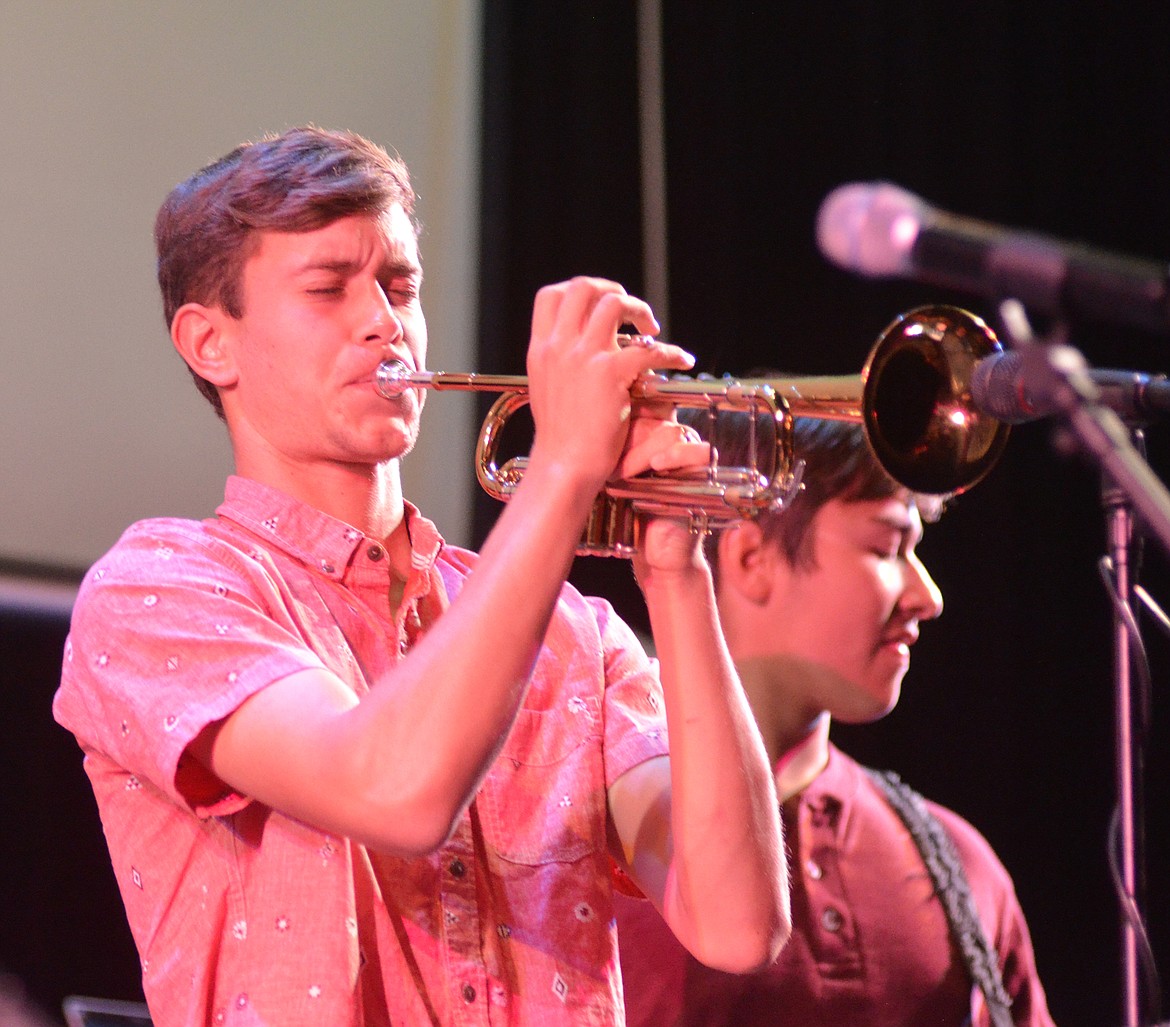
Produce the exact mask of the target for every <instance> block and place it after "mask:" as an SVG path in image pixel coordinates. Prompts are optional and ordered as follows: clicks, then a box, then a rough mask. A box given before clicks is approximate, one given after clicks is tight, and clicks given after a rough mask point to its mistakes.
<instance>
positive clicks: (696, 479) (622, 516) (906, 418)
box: [375, 306, 1010, 557]
mask: <svg viewBox="0 0 1170 1027" xmlns="http://www.w3.org/2000/svg"><path fill="white" fill-rule="evenodd" d="M623 339H624V337H621V336H619V342H621V341H623ZM624 341H626V342H627V343H628V342H629V341H631V340H629V339H624ZM998 352H1001V347H1000V344H999V342H998V340H997V339H996V337H995V333H994V332H993V331H992V330H991V329H990V328H989V327H988V326H987V325H986V324H985V323H984V322H983V321H982V320H981V319H980V318H978V317H976V316H975V315H974V314H971V313H969V312H968V311H966V310H962V309H960V308H958V307H951V306H929V307H918V308H915V309H914V310H911V311H908V312H907V313H905V314H901V315H899V316H898V317H897V318H895V319H894V321H893V322H891V324H890V325H889V326H887V327H886V329H885V330H884V331H883V332H882V333H881V335H879V336H878V339H877V341H876V342H875V343H874V345H873V347H872V349H871V350H870V353H869V356H868V358H867V360H866V362H865V366H864V367H863V368H862V371H861V373H860V374H859V375H827V376H815V377H794V378H789V377H784V378H743V379H736V378H714V379H703V378H699V379H694V378H680V377H667V376H665V375H661V374H646V375H643V376H642V377H641V378H639V379H638V380H637V381H636V382H635V383H634V385H633V387H632V388H631V390H630V396H631V399H632V400H633V402H634V404H635V406H636V405H637V404H638V402H639V401H644V402H654V403H655V404H659V405H661V404H662V403H663V402H666V403H669V404H671V405H673V406H674V407H678V408H691V409H699V410H705V411H707V416H708V418H709V420H710V423H711V425H712V427H713V425H714V421H715V418H717V417H718V416H719V414H720V413H721V412H723V411H728V412H734V411H739V412H743V413H746V414H749V415H751V416H750V423H749V432H750V433H751V435H750V438H749V447H748V449H749V454H750V455H749V459H748V460H747V461H746V462H745V464H743V465H742V466H735V467H724V466H721V465H720V464H719V459H718V453H717V452H716V451H715V449H714V448H712V451H711V459H710V461H709V462H708V464H707V466H705V467H701V468H689V469H686V470H682V471H671V472H662V473H655V472H646V473H645V474H640V475H638V476H636V477H633V478H625V479H616V480H613V481H610V482H608V483H607V484H606V486H605V489H604V491H602V492H601V493H600V494H599V495H598V496H597V499H596V500H595V502H594V504H593V510H592V512H591V514H590V517H589V520H588V522H587V524H586V526H585V531H584V534H583V536H582V539H581V542H580V544H579V546H578V549H577V552H578V553H579V554H580V555H585V556H618V557H629V556H631V555H633V553H635V552H637V550H638V549H639V548H640V546H641V538H642V531H643V527H644V524H645V520H646V518H648V517H656V516H668V517H683V518H689V520H690V523H691V526H692V529H693V530H695V531H707V530H710V529H711V528H715V527H721V526H723V525H726V524H729V523H732V522H734V521H736V520H742V519H744V518H748V517H754V516H756V515H757V514H759V513H761V512H762V511H765V510H777V509H781V508H782V507H783V505H784V504H785V503H786V502H787V501H788V499H789V497H790V496H792V495H793V494H794V492H795V490H797V489H799V487H800V474H801V469H802V464H801V461H800V459H799V454H798V453H796V452H794V446H793V441H792V438H793V433H792V422H793V418H795V417H810V418H820V419H822V420H837V421H851V422H855V423H860V424H862V425H863V426H864V430H865V434H866V438H867V440H868V442H869V444H870V447H871V449H872V450H873V452H874V455H875V457H876V458H877V460H878V462H879V463H880V464H881V465H882V467H884V468H885V470H886V472H887V473H888V474H889V475H890V477H892V478H893V479H894V480H895V481H897V482H898V483H899V484H901V485H903V486H904V487H906V488H908V489H909V490H910V491H912V492H918V493H923V494H927V495H956V494H958V493H960V492H964V491H966V490H967V489H969V488H970V487H971V486H972V485H974V484H975V483H976V482H978V481H980V480H981V479H982V478H983V477H984V476H985V475H986V474H987V473H988V472H989V471H990V470H991V468H992V467H993V466H994V465H995V463H996V462H997V461H998V459H999V457H1000V455H1001V454H1002V452H1003V448H1004V446H1005V445H1006V444H1007V438H1008V433H1009V431H1010V428H1009V426H1008V425H1007V424H1005V423H1004V422H1002V421H999V420H996V419H995V418H994V417H991V416H990V415H988V414H985V413H983V412H982V411H980V410H979V409H978V408H977V407H976V406H975V405H974V403H973V401H972V399H971V389H970V383H971V376H972V374H973V373H974V370H975V367H976V366H977V365H978V363H979V362H980V361H981V360H983V359H985V358H987V357H989V356H991V355H992V354H994V353H998ZM375 384H376V387H377V389H378V392H379V393H381V395H383V396H385V397H386V398H388V399H390V398H393V397H395V396H398V395H400V394H401V393H402V392H404V391H405V390H406V389H411V388H428V389H434V390H435V391H442V390H444V389H454V390H458V391H464V392H499V393H502V395H501V396H500V397H499V399H497V400H496V401H495V403H494V404H493V405H492V407H491V410H490V411H489V412H488V414H487V416H486V417H485V418H484V421H483V425H482V426H481V428H480V434H479V442H478V444H477V445H476V453H475V463H476V477H477V478H478V479H479V483H480V485H481V486H482V487H483V489H484V491H485V492H487V493H488V495H490V496H492V497H493V498H495V499H498V500H501V501H507V500H508V499H509V497H510V496H511V495H512V493H513V492H514V491H515V490H516V489H517V488H518V487H519V485H520V482H521V480H522V479H523V476H524V469H525V466H526V465H527V458H526V457H523V456H519V457H512V458H510V459H509V460H507V461H506V462H505V463H504V464H503V465H502V466H500V465H498V464H497V458H498V449H499V440H500V435H501V431H502V429H503V427H504V425H505V424H506V423H507V421H508V419H509V418H510V417H512V416H513V415H514V414H515V413H516V411H517V410H519V409H520V408H522V407H523V406H525V405H526V404H527V403H528V379H527V378H526V377H524V376H523V375H496V374H476V373H470V374H455V373H449V372H443V371H412V370H410V369H409V368H408V367H406V365H405V364H403V363H402V362H401V361H397V360H388V361H384V362H383V363H382V364H381V365H379V367H378V369H377V372H376V375H375ZM763 426H766V428H765V427H763ZM765 431H766V432H767V433H769V434H770V437H767V436H766V435H765V434H763V433H764V432H765Z"/></svg>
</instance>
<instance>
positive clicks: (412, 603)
mask: <svg viewBox="0 0 1170 1027" xmlns="http://www.w3.org/2000/svg"><path fill="white" fill-rule="evenodd" d="M408 526H409V530H410V538H411V547H412V550H413V566H412V571H411V576H410V580H409V581H408V582H407V584H406V591H405V594H404V596H403V599H402V602H401V604H400V605H399V608H398V612H397V616H396V617H393V618H392V617H391V615H390V607H389V602H388V599H387V596H388V594H389V589H390V570H389V560H388V559H387V558H386V553H385V551H384V550H383V548H382V546H381V545H380V543H379V542H377V541H375V540H372V539H369V538H367V537H365V536H363V535H362V533H361V532H359V531H357V530H356V529H354V528H352V527H350V526H349V525H347V524H344V523H341V522H339V521H337V520H335V519H333V518H331V517H328V516H327V515H325V514H323V513H321V512H320V511H318V510H315V509H313V508H311V507H308V506H306V505H304V504H302V503H299V502H297V501H295V500H293V499H291V498H290V497H288V496H285V495H283V494H282V493H279V492H276V491H275V490H272V489H269V488H266V487H264V486H262V485H259V484H257V483H256V482H252V481H249V480H246V479H243V478H232V479H230V480H229V482H228V486H227V493H226V498H225V501H224V504H223V505H222V506H221V507H220V509H219V510H218V511H217V516H216V517H215V518H213V519H210V520H207V521H203V522H194V521H185V520H176V519H159V520H152V521H144V522H141V523H139V524H136V525H134V526H133V527H131V528H130V529H129V530H128V531H127V532H126V533H125V535H123V537H122V539H121V540H120V541H119V542H118V543H117V545H116V546H115V547H114V548H113V549H112V550H111V551H110V552H109V553H108V554H107V555H106V556H105V557H103V558H102V559H101V560H100V561H98V563H97V564H95V565H94V567H93V568H92V569H91V570H90V572H89V574H88V575H87V577H86V580H85V582H84V583H83V585H82V588H81V592H80V594H79V597H78V601H77V604H76V607H75V610H74V617H73V624H72V628H71V631H70V637H69V640H68V642H67V644H66V648H65V659H64V667H63V672H62V681H61V687H60V690H59V691H58V693H57V696H56V699H55V702H54V714H55V716H56V718H57V719H58V721H59V722H60V723H61V724H62V725H64V726H65V727H66V728H68V729H69V730H70V731H72V732H73V733H74V735H75V736H76V737H77V739H78V741H79V743H80V745H81V747H82V749H83V751H84V754H85V761H84V763H85V768H86V771H87V773H88V775H89V777H90V780H91V782H92V785H93V789H94V793H95V796H96V798H97V803H98V807H99V809H100V812H101V816H102V822H103V826H104V829H105V833H106V838H107V841H108V844H109V848H110V856H111V860H112V862H113V867H114V872H115V875H116V876H117V879H118V884H119V887H120V889H121V893H122V898H123V901H124V903H125V907H126V913H127V917H128V919H129V922H130V927H131V930H132V932H133V934H134V938H135V941H136V943H137V946H138V951H139V955H140V957H141V960H142V968H143V987H144V990H145V994H146V997H147V1001H148V1003H149V1005H150V1008H151V1013H152V1016H153V1018H154V1022H155V1024H156V1027H178V1025H192V1027H193V1025H204V1024H208V1025H217V1024H230V1025H249V1027H251V1025H265V1027H268V1025H271V1027H298V1025H306V1027H308V1025H313V1027H319V1025H329V1027H346V1025H352V1027H359V1025H361V1027H381V1025H386V1024H395V1025H399V1024H403V1025H411V1027H413V1025H415V1024H428V1023H441V1024H444V1025H446V1024H453V1025H458V1024H469V1025H470V1024H485V1025H486V1024H492V1025H496V1024H507V1025H530V1024H531V1025H535V1024H562V1023H563V1024H607V1025H610V1024H615V1023H621V1022H622V999H621V985H620V975H619V971H618V967H617V958H616V940H615V931H614V925H613V918H614V913H613V865H612V862H611V860H610V857H609V855H608V849H607V834H606V789H607V787H608V786H609V785H610V784H612V783H613V781H614V780H616V779H617V778H618V777H619V776H620V775H621V774H622V773H624V772H625V771H626V770H628V769H630V768H631V767H633V766H635V765H636V764H638V763H640V762H642V761H644V760H646V759H649V758H651V757H654V756H658V755H662V754H664V753H665V752H666V750H667V740H666V728H665V722H664V719H663V716H662V698H661V692H660V687H659V683H658V678H657V673H656V669H655V667H654V666H653V663H652V661H650V660H649V659H648V658H647V657H646V655H645V654H644V652H643V650H642V648H641V646H640V645H639V643H638V642H637V640H636V638H635V637H634V636H633V633H632V632H631V631H630V630H629V628H628V627H627V626H626V625H625V624H623V623H622V622H621V620H620V619H619V618H618V617H616V616H615V615H614V613H613V611H612V610H611V609H610V608H609V606H608V604H606V603H604V602H602V601H600V600H595V599H588V598H585V597H583V596H581V595H580V594H579V593H577V592H576V591H575V590H573V589H572V588H571V587H568V586H566V587H565V589H564V590H563V592H562V595H561V599H560V601H559V603H558V606H557V609H556V613H555V615H554V617H553V620H552V623H551V624H550V626H549V629H548V632H547V635H546V638H545V644H544V648H543V650H542V652H541V656H540V659H539V661H538V663H537V666H536V669H535V671H534V673H533V677H532V681H531V684H530V686H529V690H528V693H527V696H526V699H525V701H524V705H523V708H522V709H521V710H520V713H519V715H518V717H517V720H516V723H515V726H514V727H513V729H512V731H511V733H510V734H509V736H508V739H507V741H506V743H505V745H504V748H503V751H502V753H501V755H500V757H499V758H498V759H497V760H496V762H495V764H494V765H493V766H492V768H491V770H490V772H489V774H488V776H487V778H486V779H485V781H484V783H483V785H482V786H481V789H480V791H479V793H478V795H477V796H476V799H475V801H474V802H473V803H472V805H471V807H470V809H469V810H468V811H467V813H465V814H464V816H463V818H462V821H461V822H460V824H459V826H458V828H457V830H456V832H455V834H454V836H453V837H452V838H451V840H450V841H449V842H448V843H447V844H446V845H444V846H443V847H442V848H441V849H439V850H438V851H437V852H435V853H433V854H432V855H431V856H430V857H428V858H425V859H417V860H405V859H400V858H395V857H390V856H386V855H384V854H382V853H379V852H376V851H372V850H369V849H367V848H364V847H363V846H361V845H358V844H356V843H354V842H351V841H350V840H349V839H347V838H344V837H339V836H336V835H331V834H328V833H325V832H322V831H319V830H317V829H315V828H312V827H310V826H308V825H306V824H304V823H301V822H299V821H296V820H293V819H290V818H288V817H286V816H284V815H282V814H281V813H280V812H278V811H276V810H273V809H270V808H268V807H265V806H263V805H261V804H259V803H257V802H252V801H250V800H249V799H248V797H247V796H243V795H238V794H234V793H232V792H231V791H230V790H228V789H227V788H226V787H225V786H224V785H223V784H222V783H221V782H219V781H218V780H217V779H215V778H214V777H213V776H212V775H211V774H210V773H209V772H208V771H206V770H205V769H204V768H203V767H202V766H201V765H200V764H198V763H197V762H195V761H194V760H191V759H190V758H189V757H188V756H187V755H186V750H187V747H188V746H189V745H190V743H191V741H192V740H193V739H194V738H195V737H196V735H198V734H199V732H200V731H201V730H202V729H203V728H204V727H206V726H207V725H208V724H211V723H214V722H215V721H217V720H221V719H223V718H224V717H226V716H227V715H228V714H230V713H231V712H232V711H233V710H234V709H236V707H238V706H239V705H240V703H241V702H243V701H244V700H245V699H246V698H247V697H248V696H250V695H252V694H254V693H255V692H257V691H258V690H259V689H261V688H264V687H265V686H266V685H268V684H270V683H271V682H273V681H276V680H278V679H279V678H282V677H284V676H286V675H288V674H292V673H295V672H297V671H299V670H302V669H305V668H310V667H312V668H320V667H325V668H328V669H329V670H330V671H332V672H333V673H334V674H336V675H337V676H338V677H339V678H340V679H341V680H342V681H344V682H345V683H346V684H347V685H348V687H350V688H352V689H353V691H354V692H355V693H356V694H357V695H358V696H362V695H364V694H365V693H366V692H367V691H368V690H369V689H370V688H371V687H378V686H377V682H378V681H380V680H382V679H384V678H386V677H387V676H388V675H391V674H392V673H393V669H394V665H395V663H396V662H397V661H398V660H400V659H403V658H406V656H407V654H408V653H409V649H410V646H411V644H412V642H413V641H414V640H415V638H416V637H417V636H418V635H419V634H420V633H421V632H423V631H425V630H426V626H427V625H428V624H430V623H431V622H432V621H433V620H434V619H435V618H436V617H438V616H440V615H441V613H442V610H443V609H444V608H445V606H446V605H447V603H448V602H449V601H450V600H451V599H452V598H454V596H455V595H457V593H458V592H459V589H460V587H461V585H462V582H463V581H464V579H465V578H466V576H467V575H468V574H469V573H470V572H471V571H472V570H473V568H474V566H475V556H474V555H473V554H471V553H468V552H466V551H463V550H458V549H455V548H453V547H448V546H444V545H443V543H442V540H441V539H440V538H439V535H438V533H437V531H436V530H435V528H434V525H432V524H431V523H430V522H429V521H427V520H426V519H425V518H423V517H421V516H420V515H419V514H418V513H417V512H416V511H414V510H413V509H411V510H408ZM500 601H501V602H508V601H509V600H508V597H506V596H501V597H500Z"/></svg>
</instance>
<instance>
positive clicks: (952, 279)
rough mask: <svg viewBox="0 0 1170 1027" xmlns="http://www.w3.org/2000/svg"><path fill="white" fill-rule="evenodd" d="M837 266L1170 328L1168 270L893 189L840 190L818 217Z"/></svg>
mask: <svg viewBox="0 0 1170 1027" xmlns="http://www.w3.org/2000/svg"><path fill="white" fill-rule="evenodd" d="M817 244H818V245H819V246H820V250H821V253H823V254H824V256H825V257H826V258H827V259H828V260H829V261H831V262H832V263H834V264H836V265H838V266H839V267H842V268H844V269H845V270H847V271H854V272H856V273H858V274H861V275H865V276H867V277H871V278H909V279H912V280H914V281H920V282H925V283H927V284H930V285H938V286H943V287H945V288H950V289H957V290H959V291H961V292H972V293H975V294H977V295H981V296H984V297H987V298H988V299H990V300H992V301H995V302H999V301H1000V300H1004V299H1008V298H1014V299H1017V300H1019V301H1020V302H1021V303H1022V304H1023V305H1024V306H1025V307H1026V308H1029V309H1031V310H1034V311H1036V312H1039V313H1042V314H1049V315H1052V316H1060V315H1070V316H1073V317H1084V318H1087V319H1089V320H1093V321H1097V322H1102V323H1106V324H1114V325H1123V326H1128V327H1133V328H1141V329H1145V330H1147V331H1154V332H1167V331H1170V281H1168V279H1170V266H1167V265H1166V264H1159V263H1157V262H1155V261H1146V260H1138V259H1135V258H1133V257H1127V256H1121V255H1118V254H1112V253H1103V252H1101V251H1099V250H1093V249H1090V248H1089V247H1087V246H1085V245H1083V244H1080V243H1068V242H1062V241H1060V240H1058V239H1054V238H1052V237H1051V236H1047V235H1041V234H1039V233H1035V232H1024V231H1019V230H1017V229H1014V228H1004V227H1002V226H1000V225H994V224H991V223H989V222H986V221H976V220H974V219H972V218H966V217H960V216H959V215H957V214H948V213H946V212H945V211H941V210H935V209H934V208H933V207H931V206H929V205H928V204H927V203H926V202H925V201H924V200H922V199H920V198H919V197H917V196H915V195H914V194H913V193H909V192H907V191H906V190H905V189H902V188H900V187H898V186H896V185H893V184H891V183H889V182H854V183H852V184H850V185H843V186H839V187H838V188H837V189H834V190H833V192H831V193H830V194H829V195H828V196H827V197H826V198H825V200H824V202H822V204H821V208H820V210H819V211H818V213H817Z"/></svg>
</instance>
